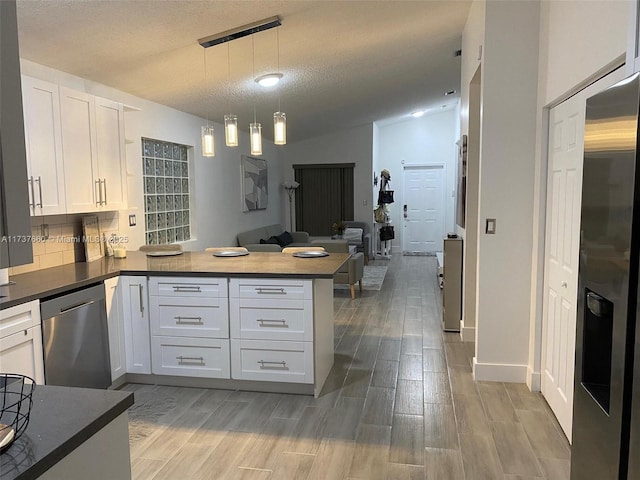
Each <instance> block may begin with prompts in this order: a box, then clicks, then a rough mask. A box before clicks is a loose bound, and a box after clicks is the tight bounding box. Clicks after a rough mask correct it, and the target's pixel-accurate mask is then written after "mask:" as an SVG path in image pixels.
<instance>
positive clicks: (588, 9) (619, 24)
mask: <svg viewBox="0 0 640 480" xmlns="http://www.w3.org/2000/svg"><path fill="white" fill-rule="evenodd" d="M628 7H629V6H628V4H627V2H621V1H616V0H604V1H574V2H543V3H542V5H541V10H540V58H539V63H538V106H537V118H536V153H535V157H536V158H535V171H534V175H535V177H534V198H535V201H534V210H533V254H532V269H531V275H532V277H531V279H532V281H531V284H532V285H531V296H530V297H531V311H530V338H529V361H528V374H527V384H528V385H529V387H530V388H531V389H532V390H536V391H537V390H539V389H540V371H541V357H542V317H543V311H542V309H543V306H542V298H543V281H544V238H545V221H546V220H545V211H546V195H547V139H548V108H549V107H550V106H552V105H554V104H556V103H558V102H559V101H561V100H564V99H566V98H568V97H569V96H570V95H571V94H573V93H575V92H576V91H577V90H579V89H580V88H582V87H584V86H585V85H587V84H589V83H591V82H593V81H594V80H596V79H597V78H599V77H600V76H602V75H603V74H604V73H606V72H608V71H610V70H611V68H612V67H613V66H615V65H618V64H620V63H621V62H622V61H623V58H622V57H623V55H624V52H625V50H626V45H625V43H626V34H627V21H628V20H627V18H628V13H629V10H628Z"/></svg>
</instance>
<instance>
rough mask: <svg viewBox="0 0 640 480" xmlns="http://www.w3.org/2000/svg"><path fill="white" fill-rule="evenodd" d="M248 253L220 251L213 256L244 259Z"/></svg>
mask: <svg viewBox="0 0 640 480" xmlns="http://www.w3.org/2000/svg"><path fill="white" fill-rule="evenodd" d="M245 255H249V252H239V251H237V250H222V251H220V252H216V253H214V254H213V256H214V257H244V256H245Z"/></svg>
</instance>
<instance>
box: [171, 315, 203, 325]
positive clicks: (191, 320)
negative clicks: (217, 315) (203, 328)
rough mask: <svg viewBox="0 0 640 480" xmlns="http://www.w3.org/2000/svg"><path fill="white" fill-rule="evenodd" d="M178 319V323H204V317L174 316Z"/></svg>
mask: <svg viewBox="0 0 640 480" xmlns="http://www.w3.org/2000/svg"><path fill="white" fill-rule="evenodd" d="M173 318H175V320H176V325H204V322H203V321H202V317H181V316H177V317H173Z"/></svg>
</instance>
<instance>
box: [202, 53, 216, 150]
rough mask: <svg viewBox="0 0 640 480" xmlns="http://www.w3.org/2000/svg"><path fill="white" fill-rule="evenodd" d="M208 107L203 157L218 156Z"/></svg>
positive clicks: (203, 130) (205, 71) (204, 128)
mask: <svg viewBox="0 0 640 480" xmlns="http://www.w3.org/2000/svg"><path fill="white" fill-rule="evenodd" d="M203 52H204V88H205V99H206V98H207V93H206V92H207V88H208V85H207V51H206V50H203ZM206 103H207V102H206V101H205V108H206V109H207V124H206V125H204V126H203V127H202V156H203V157H215V156H216V148H215V140H214V137H213V126H212V125H209V109H208V108H207V106H206Z"/></svg>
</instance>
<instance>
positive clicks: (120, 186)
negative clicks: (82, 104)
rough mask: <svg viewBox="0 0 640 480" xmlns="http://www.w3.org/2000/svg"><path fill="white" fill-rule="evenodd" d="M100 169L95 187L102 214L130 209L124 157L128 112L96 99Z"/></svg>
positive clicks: (115, 103)
mask: <svg viewBox="0 0 640 480" xmlns="http://www.w3.org/2000/svg"><path fill="white" fill-rule="evenodd" d="M94 100H95V115H96V119H95V125H96V149H95V152H96V165H97V167H98V169H97V175H96V174H95V173H94V175H96V176H94V181H96V182H97V183H95V182H94V185H97V186H98V192H97V193H98V206H99V208H101V209H102V210H121V209H124V208H126V207H127V169H126V162H125V154H124V143H125V140H124V109H123V107H122V104H121V103H117V102H113V101H111V100H107V99H105V98H100V97H95V99H94Z"/></svg>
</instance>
